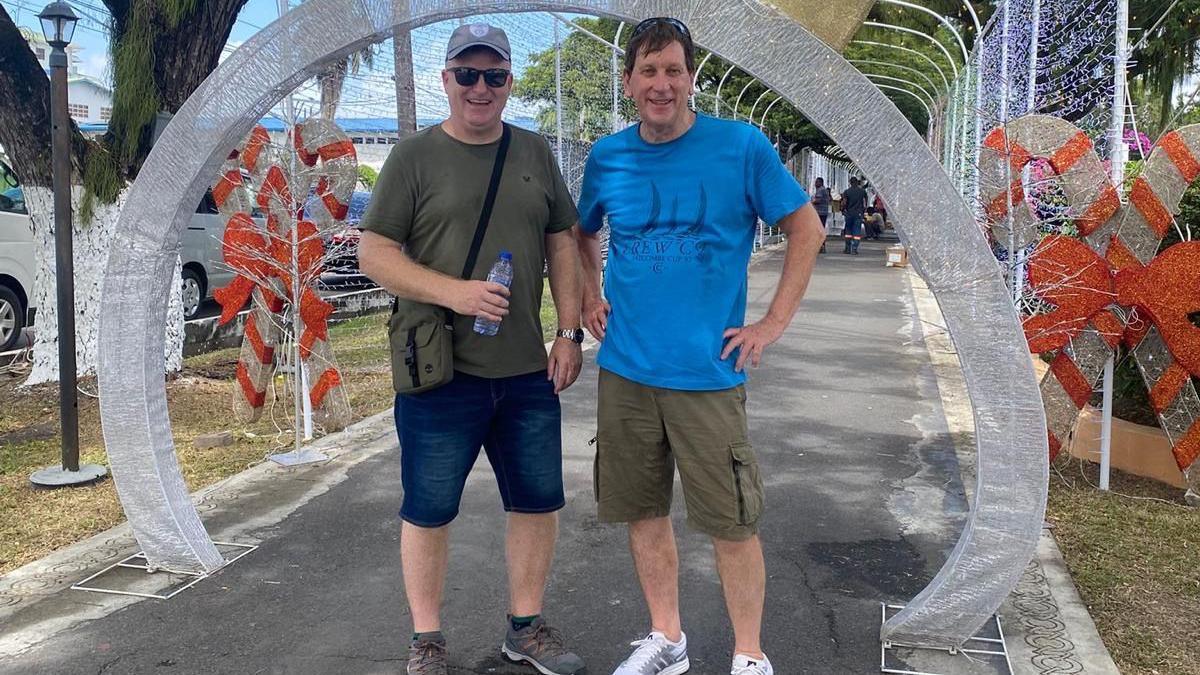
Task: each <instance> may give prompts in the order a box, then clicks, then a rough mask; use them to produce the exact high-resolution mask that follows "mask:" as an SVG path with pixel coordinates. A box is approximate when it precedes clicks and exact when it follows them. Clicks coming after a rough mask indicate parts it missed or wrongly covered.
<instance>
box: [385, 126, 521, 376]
mask: <svg viewBox="0 0 1200 675" xmlns="http://www.w3.org/2000/svg"><path fill="white" fill-rule="evenodd" d="M511 141H512V130H511V129H510V128H509V126H508V125H507V124H505V125H504V131H503V132H502V134H501V136H500V147H499V149H497V150H496V162H495V164H494V165H493V166H492V177H491V182H489V183H488V190H487V194H486V196H485V197H484V199H483V209H482V210H481V211H480V213H479V223H478V224H477V225H476V226H475V236H474V237H473V238H472V239H471V248H470V250H469V251H468V252H467V260H466V262H465V263H464V264H463V270H462V274H461V275H459V276H460V277H461V278H462V279H470V278H471V276H472V273H473V272H474V271H475V263H476V261H477V260H478V258H479V249H480V247H481V246H483V237H484V235H485V234H486V233H487V227H488V221H490V220H491V219H492V207H493V206H495V204H496V194H497V192H499V190H500V178H501V176H502V175H503V173H504V160H505V158H506V157H507V155H508V146H509V144H510V142H511ZM399 308H400V303H399V300H397V301H396V302H394V303H393V304H392V316H391V318H390V319H389V321H388V339H389V342H390V345H391V352H392V387H393V388H394V389H395V390H396V393H398V394H419V393H421V392H425V391H429V390H431V389H436V388H437V387H440V386H442V385H444V384H447V383H448V382H450V381H451V380H453V379H454V311H453V310H451V309H450V308H449V307H442V308H440V309H441V311H440V312H439V311H438V309H439V308H437V307H435V306H433V305H421V306H419V307H417V308H414V310H413V311H412V312H401V311H399Z"/></svg>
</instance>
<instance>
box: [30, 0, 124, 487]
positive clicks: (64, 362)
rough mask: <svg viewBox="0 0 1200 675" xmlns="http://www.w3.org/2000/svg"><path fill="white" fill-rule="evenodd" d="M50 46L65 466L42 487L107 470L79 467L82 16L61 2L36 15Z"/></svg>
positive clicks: (41, 475) (48, 474)
mask: <svg viewBox="0 0 1200 675" xmlns="http://www.w3.org/2000/svg"><path fill="white" fill-rule="evenodd" d="M38 18H39V19H41V21H42V33H43V35H44V36H45V38H46V42H47V43H49V44H50V47H51V51H50V141H51V168H52V169H53V173H54V271H55V280H56V286H57V290H58V388H59V393H58V410H59V415H60V418H61V423H62V465H61V466H52V467H48V468H45V469H42V470H40V471H36V472H34V474H33V475H32V476H30V478H29V479H30V480H31V481H32V482H33V483H34V484H35V485H40V486H43V487H63V486H68V485H82V484H84V483H91V482H93V481H95V480H99V479H100V478H103V477H104V476H105V475H106V474H107V473H108V470H107V469H105V468H104V467H102V466H98V465H95V464H85V465H83V466H80V465H79V398H78V394H77V393H76V382H75V264H74V246H73V245H72V242H71V118H70V115H69V114H68V108H67V51H66V49H67V45H68V44H70V43H71V37H72V36H73V35H74V33H75V22H76V21H78V20H79V17H77V16H76V15H75V12H74V11H72V10H71V6H70V5H68V4H67V3H66V2H63V0H55V2H52V3H50V4H49V5H46V8H45V9H43V10H42V13H41V14H39V15H38Z"/></svg>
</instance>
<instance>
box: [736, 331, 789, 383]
mask: <svg viewBox="0 0 1200 675" xmlns="http://www.w3.org/2000/svg"><path fill="white" fill-rule="evenodd" d="M784 328H786V326H785V325H780V324H779V323H778V322H775V321H771V320H769V319H763V320H761V321H758V322H756V323H752V324H750V325H749V326H743V327H741V328H729V329H727V330H726V331H725V339H726V340H728V342H726V343H725V349H724V350H723V351H722V352H721V360H722V361H724V360H725V359H728V358H729V355H730V354H732V353H733V352H734V350H736V349H738V348H740V349H741V351H740V352H738V358H737V362H736V363H734V365H733V369H734V371H735V372H739V373H740V372H742V370H743V369H744V368H745V367H746V361H749V362H750V365H752V366H754V367H755V368H757V367H758V364H759V363H761V362H762V355H763V350H765V349H766V348H767V345H770V344H774V343H775V341H776V340H778V339H779V338H780V336H782V335H783V329H784Z"/></svg>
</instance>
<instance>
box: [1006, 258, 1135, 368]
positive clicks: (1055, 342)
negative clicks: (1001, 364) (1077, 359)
mask: <svg viewBox="0 0 1200 675" xmlns="http://www.w3.org/2000/svg"><path fill="white" fill-rule="evenodd" d="M1029 282H1030V285H1031V287H1032V288H1033V292H1034V293H1036V294H1037V295H1038V296H1039V297H1041V298H1043V299H1044V300H1046V301H1047V302H1050V303H1053V304H1054V305H1055V306H1056V307H1055V309H1054V311H1052V312H1048V313H1046V314H1038V315H1036V316H1030V317H1027V318H1026V319H1025V320H1024V322H1023V327H1024V329H1025V339H1026V340H1027V341H1028V342H1029V350H1030V351H1031V352H1034V353H1038V354H1042V353H1045V352H1050V351H1054V350H1055V349H1060V348H1062V347H1064V346H1066V344H1067V342H1068V341H1070V339H1071V338H1073V337H1075V336H1076V335H1078V334H1079V332H1080V331H1081V330H1083V329H1084V328H1085V327H1086V326H1087V324H1088V321H1090V320H1092V318H1093V317H1095V316H1097V314H1099V313H1100V312H1102V311H1103V310H1104V308H1105V307H1108V305H1110V304H1112V301H1113V296H1114V294H1113V291H1112V277H1111V275H1110V272H1109V269H1108V263H1106V262H1105V261H1104V260H1103V259H1101V258H1100V256H1098V255H1096V252H1095V251H1093V250H1092V249H1090V248H1088V246H1087V244H1085V243H1083V242H1081V241H1079V240H1078V239H1073V238H1071V237H1066V236H1062V235H1053V236H1049V237H1046V238H1045V239H1043V240H1042V241H1041V242H1040V243H1039V244H1038V245H1037V248H1036V249H1034V252H1033V255H1032V256H1030V259H1029ZM1102 321H1105V320H1102ZM1101 329H1102V332H1115V333H1116V334H1117V335H1119V334H1120V331H1119V330H1112V329H1113V327H1112V326H1101Z"/></svg>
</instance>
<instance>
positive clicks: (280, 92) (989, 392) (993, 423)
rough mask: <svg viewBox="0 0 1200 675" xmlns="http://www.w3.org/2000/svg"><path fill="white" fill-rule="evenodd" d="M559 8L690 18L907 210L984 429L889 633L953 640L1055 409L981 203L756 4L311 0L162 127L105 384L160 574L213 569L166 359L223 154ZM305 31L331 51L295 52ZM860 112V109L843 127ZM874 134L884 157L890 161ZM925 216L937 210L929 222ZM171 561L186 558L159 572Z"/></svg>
mask: <svg viewBox="0 0 1200 675" xmlns="http://www.w3.org/2000/svg"><path fill="white" fill-rule="evenodd" d="M555 10H561V11H571V12H579V13H584V14H593V15H600V16H606V17H612V18H615V19H621V20H631V19H636V18H639V17H646V16H663V15H668V16H679V17H680V18H681V19H683V20H685V21H688V22H689V23H690V24H691V27H692V29H693V32H694V33H695V34H697V35H700V36H705V37H708V38H710V39H709V40H705V46H707V47H709V48H711V50H712V51H715V52H717V53H718V54H724V55H726V58H728V59H729V60H730V61H734V62H737V63H738V64H739V66H740V67H741V68H742V69H744V70H745V71H746V72H747V73H750V74H751V76H752V77H755V78H756V79H760V80H762V81H763V83H764V84H765V85H767V86H768V88H770V89H774V90H776V91H778V92H779V93H781V94H782V95H783V96H785V97H786V98H787V99H788V101H789V102H791V103H792V104H793V105H795V104H796V102H798V101H802V102H803V103H804V105H803V106H802V107H800V109H801V110H802V111H803V112H804V113H805V115H806V116H807V117H808V118H809V119H811V120H812V121H813V122H814V123H815V124H817V125H818V126H819V127H820V128H821V129H823V130H824V131H825V133H827V134H829V135H830V137H831V138H834V139H836V142H838V143H839V144H840V145H841V147H842V149H843V150H844V151H845V152H846V153H847V155H848V156H849V157H850V158H851V159H852V160H854V161H855V163H856V164H857V165H858V166H859V168H860V169H862V170H863V171H864V172H865V173H866V174H867V175H869V176H871V177H872V182H873V183H874V184H875V185H876V187H877V189H878V190H879V191H880V193H881V194H883V195H884V198H885V199H887V200H888V203H889V206H890V210H892V211H895V212H896V215H897V220H898V221H899V223H900V225H899V226H898V227H899V228H900V229H901V233H902V235H903V236H904V238H905V240H906V241H907V243H908V244H909V247H910V252H911V257H912V259H913V262H914V265H915V266H916V268H917V269H919V270H920V271H921V272H922V274H923V275H924V276H925V278H926V280H927V282H928V283H929V286H930V288H931V289H932V290H933V292H934V294H935V296H936V297H937V300H938V302H939V304H940V305H941V307H942V310H943V314H944V315H945V318H946V324H947V327H948V329H949V332H950V333H951V335H952V336H953V337H954V339H955V343H956V345H957V346H958V347H959V350H958V351H959V359H960V362H961V364H962V367H963V372H964V375H965V378H966V382H967V387H968V391H969V393H970V396H971V402H972V405H973V409H974V415H975V420H976V443H977V450H978V462H979V471H978V478H977V480H978V485H977V489H976V490H975V492H974V504H973V507H972V509H971V511H970V513H969V514H968V516H967V521H966V526H965V529H964V530H963V533H962V535H961V536H960V538H959V540H958V543H957V544H956V545H955V547H954V549H953V551H952V552H951V553H950V556H949V559H948V560H947V561H946V563H945V565H944V566H943V567H942V569H941V570H940V571H939V572H938V574H937V575H936V576H935V577H934V579H933V581H932V582H931V583H930V585H929V586H927V587H926V588H925V589H924V590H922V591H921V592H920V593H919V594H918V596H917V597H916V598H914V599H913V600H912V601H910V602H909V603H908V604H907V606H906V608H905V610H904V611H903V612H901V613H899V614H897V615H896V616H894V617H892V618H890V619H889V620H888V622H887V623H886V624H885V625H884V627H883V628H882V630H881V638H882V639H883V640H885V641H888V642H890V643H892V644H902V645H910V646H918V647H941V648H948V647H949V648H953V647H957V646H960V645H961V644H962V643H963V642H965V640H966V639H967V638H969V637H970V636H971V635H972V634H974V632H975V631H976V630H977V629H978V628H979V627H980V626H981V625H983V622H985V621H986V620H987V619H988V618H989V617H990V616H991V614H992V613H993V612H994V611H995V610H996V609H997V608H998V607H999V605H1000V603H1001V602H1002V601H1003V600H1004V598H1005V597H1007V595H1008V594H1009V592H1010V591H1011V590H1012V588H1013V587H1014V586H1015V585H1016V583H1017V581H1018V580H1019V579H1020V576H1021V574H1022V572H1023V571H1024V568H1025V565H1026V564H1027V563H1028V561H1029V560H1030V559H1031V558H1032V556H1033V554H1034V552H1035V550H1036V546H1037V541H1038V536H1039V534H1040V531H1041V526H1042V519H1043V517H1044V511H1045V504H1046V488H1047V481H1048V476H1049V462H1048V457H1049V454H1048V452H1047V450H1046V432H1045V429H1046V426H1045V413H1044V411H1043V409H1042V406H1041V403H1040V396H1039V392H1038V385H1037V380H1036V379H1035V377H1034V373H1033V366H1032V363H1031V362H1030V361H1029V358H1028V348H1027V345H1026V342H1025V337H1024V334H1023V332H1022V330H1021V326H1020V322H1019V320H1018V317H1017V315H1016V311H1015V310H1014V308H1013V306H1012V303H1011V301H1010V299H1009V297H1008V291H1007V287H1006V286H1005V283H1004V280H1003V279H1001V278H1000V275H998V274H996V271H995V260H994V258H993V257H992V255H991V251H990V249H989V248H988V245H987V242H986V241H985V239H984V237H983V235H982V233H981V232H980V231H979V230H978V229H977V228H976V227H975V224H974V217H973V214H972V212H971V207H970V206H969V205H968V204H967V203H966V202H965V201H963V199H962V196H961V195H959V194H958V193H957V192H956V190H955V188H954V185H953V184H952V183H951V182H950V180H949V178H948V177H947V176H946V174H945V173H944V172H943V171H942V170H941V168H940V166H939V165H938V163H937V159H936V158H935V157H934V156H933V154H932V153H931V152H930V151H929V149H928V147H926V145H925V143H924V142H923V141H922V139H921V138H920V136H919V134H917V133H916V131H915V130H914V129H912V127H911V125H910V124H909V123H908V120H907V119H905V118H904V116H903V115H901V114H900V113H899V111H898V110H897V109H896V107H895V106H894V105H884V103H885V102H887V101H888V99H887V97H886V96H885V95H884V94H883V93H882V92H881V91H880V90H879V89H878V87H876V86H875V85H874V84H872V83H871V82H870V80H868V79H867V78H866V77H865V76H864V75H862V74H861V73H859V72H858V71H856V70H855V69H854V68H853V66H851V65H850V64H849V63H847V62H846V61H845V59H843V58H842V57H841V56H840V55H838V54H837V53H836V52H834V51H833V50H832V49H830V48H829V47H828V46H827V45H825V44H824V43H822V42H821V41H820V40H819V39H818V38H816V37H815V36H814V35H812V34H811V33H810V32H808V31H807V30H805V29H804V28H803V27H802V26H800V25H799V24H798V23H796V22H795V21H794V20H792V19H790V18H789V17H787V16H785V15H783V14H782V13H780V12H778V11H777V10H773V9H770V8H768V7H766V6H764V5H757V4H753V3H748V2H747V3H742V2H739V3H731V2H728V1H727V0H483V1H480V0H421V1H420V2H410V0H309V1H308V2H305V3H303V4H301V5H299V6H298V7H296V8H294V9H293V10H291V11H290V12H288V13H286V14H284V15H283V16H282V17H281V18H280V19H278V20H277V21H276V22H274V23H272V24H271V25H269V26H267V27H266V28H264V29H263V30H262V31H261V32H260V33H258V34H256V35H255V36H253V37H251V38H250V39H249V40H247V41H246V42H245V43H244V44H243V45H242V46H241V47H240V48H239V49H237V50H236V51H234V52H233V53H232V54H231V55H230V56H229V57H227V58H226V59H225V60H224V61H223V62H222V63H221V64H220V65H219V66H217V68H216V69H215V70H214V71H213V73H212V74H211V75H210V76H209V77H208V78H207V79H205V81H204V82H203V83H202V84H201V85H200V86H199V87H198V88H197V89H196V91H195V92H194V93H193V94H192V96H191V97H189V98H188V100H187V101H186V102H185V103H184V104H183V106H182V107H181V108H180V110H179V111H178V112H177V113H176V115H175V117H174V118H173V119H172V121H171V122H170V123H169V124H168V125H167V127H166V129H165V130H164V131H163V133H162V135H161V136H160V138H159V139H158V142H157V143H156V144H155V147H154V149H153V150H152V151H151V153H150V155H149V157H148V158H147V159H146V162H145V163H144V165H143V167H142V170H141V172H140V173H139V176H138V178H137V180H136V181H135V182H134V183H133V185H132V186H131V188H130V190H129V192H128V193H127V196H126V201H125V207H124V208H123V209H122V211H121V215H120V218H119V220H118V222H117V225H116V227H115V233H114V241H113V246H112V252H111V255H110V258H109V260H108V263H107V266H106V270H105V272H106V273H105V277H104V282H103V294H102V311H101V313H100V314H101V322H100V339H99V345H100V370H99V384H100V391H101V395H100V405H101V416H102V420H103V423H104V435H105V443H106V447H107V449H108V453H109V461H110V463H111V466H112V470H113V476H114V481H115V483H116V487H117V491H118V494H119V495H120V497H121V502H122V505H123V506H124V508H125V512H126V515H127V516H128V518H129V522H130V525H131V526H132V528H133V531H134V533H135V535H136V537H137V539H138V542H139V543H140V544H141V545H142V546H143V550H144V551H145V553H146V555H147V557H148V560H149V561H150V563H151V565H154V566H167V567H170V568H171V569H180V570H184V569H189V568H195V569H200V570H204V569H211V568H212V567H214V566H216V565H219V564H220V563H221V559H220V555H219V552H217V551H216V549H215V547H214V546H213V545H212V540H211V539H210V538H209V537H208V533H207V531H206V530H205V529H204V526H203V523H201V521H200V518H199V515H198V514H197V512H196V509H195V507H194V506H193V505H192V503H191V500H190V498H189V495H188V493H187V487H186V485H185V484H184V482H183V479H182V476H181V475H180V473H179V465H178V461H177V460H176V458H175V455H174V453H175V446H174V440H173V438H172V435H171V426H170V419H169V417H168V415H167V403H166V385H165V380H164V378H163V376H162V354H163V352H164V342H165V338H164V336H165V322H166V314H167V299H168V296H169V294H170V292H171V289H172V288H173V284H174V280H175V264H176V261H177V259H178V251H179V241H180V236H181V233H182V232H183V230H184V228H185V227H186V225H187V222H188V218H189V214H190V213H191V211H192V210H193V208H194V205H195V203H196V202H197V201H198V200H199V199H200V196H201V195H202V194H203V192H204V190H205V188H206V187H207V186H208V185H209V184H210V183H211V182H212V179H213V177H214V176H216V175H217V173H218V172H219V168H220V166H221V164H222V162H223V161H224V160H225V158H226V156H227V155H228V153H229V151H230V148H232V147H235V146H236V145H237V144H238V143H239V142H240V141H241V139H243V138H244V137H245V135H246V134H247V133H248V132H249V131H250V130H251V128H252V126H253V125H254V124H255V123H256V122H257V121H258V120H259V119H261V117H262V115H263V114H264V113H265V112H266V111H268V110H269V109H270V107H271V106H272V105H274V103H275V102H276V101H278V100H280V99H281V98H283V97H284V96H286V95H287V93H288V92H290V91H292V90H293V89H294V88H295V87H296V86H298V85H300V84H301V83H303V82H304V81H306V80H308V79H309V78H311V77H312V75H313V74H314V73H316V72H319V71H320V69H321V68H323V67H324V66H325V65H326V64H328V63H331V62H334V61H336V60H338V59H342V58H344V57H345V56H346V55H347V54H350V53H352V52H353V51H355V50H357V49H361V47H362V46H363V45H364V44H371V43H375V42H380V41H383V40H385V39H387V38H389V37H390V36H391V35H393V34H394V33H395V32H396V31H398V30H410V29H412V28H415V27H419V26H422V25H425V24H427V23H432V22H434V21H438V20H445V19H447V18H452V17H457V16H469V15H474V14H479V13H502V12H507V13H513V12H531V11H555ZM730 27H734V28H733V29H732V30H731V28H730ZM295 35H320V39H319V40H317V39H309V40H295V39H292V36H295ZM749 38H753V39H749ZM797 64H803V70H802V69H801V68H800V67H799V66H798V65H797ZM813 68H815V69H818V70H821V71H823V72H826V73H828V74H829V75H830V76H832V77H836V78H837V79H838V81H839V86H838V87H837V88H836V89H835V88H821V87H812V86H811V83H809V82H808V80H807V78H806V77H805V73H807V72H808V71H809V70H810V69H813ZM764 74H765V75H766V76H765V77H764ZM848 101H853V107H852V108H851V107H850V104H849V103H848ZM851 109H852V110H853V111H854V113H855V114H847V112H848V111H849V110H851ZM881 138H882V139H885V140H886V143H887V148H888V151H887V152H880V151H879V150H880V147H879V146H878V145H877V142H878V140H879V139H881ZM931 203H935V204H939V208H938V209H935V210H933V211H930V210H929V209H928V208H927V205H928V204H931ZM171 562H174V563H177V564H170V565H166V564H164V563H171Z"/></svg>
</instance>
